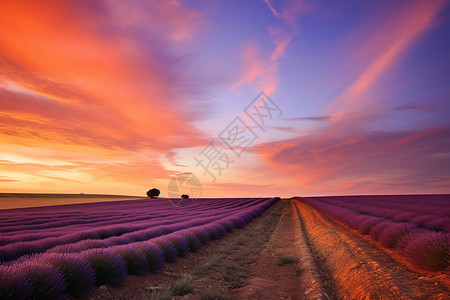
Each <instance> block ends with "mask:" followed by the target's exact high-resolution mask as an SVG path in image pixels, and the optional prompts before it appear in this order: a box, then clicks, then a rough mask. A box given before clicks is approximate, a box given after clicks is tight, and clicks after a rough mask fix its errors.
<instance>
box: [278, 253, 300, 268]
mask: <svg viewBox="0 0 450 300" xmlns="http://www.w3.org/2000/svg"><path fill="white" fill-rule="evenodd" d="M295 260H296V259H295V257H294V256H292V255H287V254H280V255H278V265H279V266H284V265H288V264H292V263H294V262H295Z"/></svg>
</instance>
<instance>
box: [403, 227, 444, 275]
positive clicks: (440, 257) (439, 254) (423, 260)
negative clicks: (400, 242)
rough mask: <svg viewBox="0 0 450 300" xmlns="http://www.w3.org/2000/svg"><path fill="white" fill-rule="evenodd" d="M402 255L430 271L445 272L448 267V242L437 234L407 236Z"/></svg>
mask: <svg viewBox="0 0 450 300" xmlns="http://www.w3.org/2000/svg"><path fill="white" fill-rule="evenodd" d="M403 253H404V254H405V255H406V257H408V258H409V259H410V260H411V261H412V262H413V263H414V264H416V265H418V266H420V267H423V268H426V269H428V270H431V271H441V270H445V269H446V268H447V267H448V266H449V265H450V241H449V238H448V237H446V236H445V235H444V234H442V233H439V232H432V231H428V232H418V233H416V234H411V235H409V236H408V237H407V242H406V246H405V248H404V250H403Z"/></svg>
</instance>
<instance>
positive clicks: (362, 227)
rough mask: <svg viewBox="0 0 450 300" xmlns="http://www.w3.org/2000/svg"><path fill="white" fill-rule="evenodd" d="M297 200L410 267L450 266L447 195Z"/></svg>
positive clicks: (443, 267) (449, 220) (449, 224)
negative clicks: (394, 254)
mask: <svg viewBox="0 0 450 300" xmlns="http://www.w3.org/2000/svg"><path fill="white" fill-rule="evenodd" d="M301 201H302V202H304V203H306V204H308V205H310V206H312V207H314V208H316V209H318V210H320V211H322V212H324V213H326V214H328V215H329V216H331V217H333V218H335V219H337V220H339V221H341V222H343V223H345V224H346V225H348V226H349V227H351V228H353V229H357V230H358V232H359V234H362V235H369V236H370V237H371V239H372V240H374V241H376V242H379V243H380V244H381V245H382V246H383V247H385V248H388V249H393V250H394V251H396V252H397V253H399V254H401V255H403V256H404V257H406V258H408V259H409V260H410V261H411V262H412V263H413V264H414V265H416V266H418V267H421V268H424V269H427V270H430V271H442V270H445V269H447V268H448V267H449V265H450V196H449V195H402V196H347V197H311V198H308V197H307V198H301Z"/></svg>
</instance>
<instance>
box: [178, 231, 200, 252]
mask: <svg viewBox="0 0 450 300" xmlns="http://www.w3.org/2000/svg"><path fill="white" fill-rule="evenodd" d="M180 234H181V235H182V236H183V237H184V238H186V240H187V242H188V246H189V251H190V252H197V251H198V250H199V249H200V247H201V246H202V244H201V243H200V239H199V238H198V236H197V235H196V234H195V233H194V232H193V231H191V230H183V231H182V232H180Z"/></svg>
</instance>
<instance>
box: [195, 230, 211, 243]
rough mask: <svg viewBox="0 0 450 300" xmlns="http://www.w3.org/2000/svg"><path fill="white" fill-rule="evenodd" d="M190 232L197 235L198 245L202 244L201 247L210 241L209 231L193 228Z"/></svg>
mask: <svg viewBox="0 0 450 300" xmlns="http://www.w3.org/2000/svg"><path fill="white" fill-rule="evenodd" d="M192 231H193V232H194V233H195V234H196V235H197V237H198V238H199V240H200V243H202V244H203V245H206V244H208V243H209V242H210V241H211V236H210V234H209V231H208V230H206V229H205V228H195V229H193V230H192Z"/></svg>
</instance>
